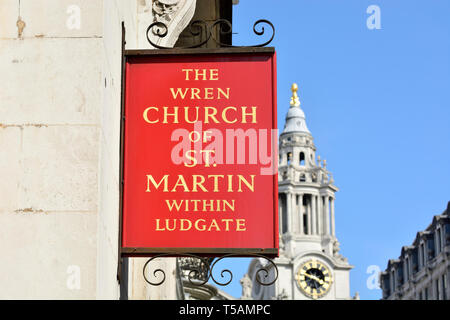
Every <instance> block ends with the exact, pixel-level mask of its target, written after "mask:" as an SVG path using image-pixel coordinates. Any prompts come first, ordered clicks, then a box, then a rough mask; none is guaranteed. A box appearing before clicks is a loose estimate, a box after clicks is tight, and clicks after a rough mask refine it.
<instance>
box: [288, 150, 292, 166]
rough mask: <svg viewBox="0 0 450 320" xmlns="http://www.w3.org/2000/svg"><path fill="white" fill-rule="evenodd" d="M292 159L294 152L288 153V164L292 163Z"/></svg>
mask: <svg viewBox="0 0 450 320" xmlns="http://www.w3.org/2000/svg"><path fill="white" fill-rule="evenodd" d="M291 160H292V153H291V152H288V154H287V163H288V165H290V164H291Z"/></svg>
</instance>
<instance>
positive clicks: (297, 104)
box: [291, 83, 300, 107]
mask: <svg viewBox="0 0 450 320" xmlns="http://www.w3.org/2000/svg"><path fill="white" fill-rule="evenodd" d="M291 91H292V97H291V107H300V99H299V98H298V94H297V91H298V85H297V84H296V83H293V84H292V87H291Z"/></svg>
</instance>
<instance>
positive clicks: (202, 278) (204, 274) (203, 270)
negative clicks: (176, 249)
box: [142, 253, 278, 286]
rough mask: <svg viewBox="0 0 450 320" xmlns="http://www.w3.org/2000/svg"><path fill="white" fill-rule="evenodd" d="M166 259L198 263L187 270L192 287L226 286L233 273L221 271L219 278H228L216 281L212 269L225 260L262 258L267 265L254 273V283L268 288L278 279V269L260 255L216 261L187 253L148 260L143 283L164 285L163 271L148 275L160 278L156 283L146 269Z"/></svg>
mask: <svg viewBox="0 0 450 320" xmlns="http://www.w3.org/2000/svg"><path fill="white" fill-rule="evenodd" d="M167 257H177V258H194V259H196V260H197V261H198V263H195V264H191V265H190V266H189V268H187V270H188V274H187V279H188V280H189V282H190V284H192V285H193V286H202V285H204V284H206V283H207V282H208V281H210V280H212V281H213V282H214V283H215V284H217V285H219V286H226V285H228V284H230V283H231V281H232V280H233V273H232V272H231V271H230V270H229V269H223V270H222V271H221V272H220V277H221V278H228V280H226V281H224V282H220V281H218V280H217V279H216V278H215V277H214V274H213V271H214V268H215V266H216V265H217V263H218V262H220V261H222V260H223V259H226V258H262V259H265V260H266V261H267V262H268V263H267V264H266V265H265V266H262V267H261V268H260V269H258V270H257V272H256V281H257V282H258V283H259V284H260V285H262V286H270V285H272V284H274V283H275V281H277V279H278V267H277V265H276V264H275V263H274V262H273V261H272V260H271V259H269V258H268V257H266V256H264V255H260V254H246V255H245V256H242V255H240V254H227V255H224V256H221V257H218V258H216V259H213V258H208V257H202V256H197V255H193V254H188V253H178V254H174V253H164V254H158V255H155V256H154V257H152V258H150V259H149V260H148V261H147V262H146V263H145V265H144V267H143V269H142V273H143V276H144V279H145V281H146V282H147V283H148V284H150V285H152V286H160V285H162V284H163V283H164V281H165V280H166V273H165V272H164V270H163V269H155V270H153V272H150V274H152V275H153V277H154V278H156V279H157V278H160V280H156V281H150V280H149V279H148V277H147V274H148V272H147V267H148V266H149V265H150V264H151V263H152V262H153V261H154V260H155V259H157V258H167ZM271 269H273V270H274V271H275V274H274V278H273V279H269V276H270V270H271Z"/></svg>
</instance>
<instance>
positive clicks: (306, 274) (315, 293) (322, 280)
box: [295, 260, 333, 299]
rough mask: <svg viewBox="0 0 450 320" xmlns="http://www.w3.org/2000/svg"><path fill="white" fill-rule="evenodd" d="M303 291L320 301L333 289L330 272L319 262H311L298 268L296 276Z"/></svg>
mask: <svg viewBox="0 0 450 320" xmlns="http://www.w3.org/2000/svg"><path fill="white" fill-rule="evenodd" d="M295 279H296V280H297V283H298V286H299V287H300V289H301V291H302V292H303V293H304V294H306V295H307V296H308V297H310V298H313V299H318V298H321V297H323V296H324V295H325V294H327V292H328V291H329V290H330V288H331V283H332V282H333V279H332V276H331V273H330V270H329V269H328V268H327V266H326V265H324V264H323V263H321V262H320V261H317V260H309V261H306V262H305V263H303V264H302V265H301V266H300V268H298V271H297V274H296V276H295Z"/></svg>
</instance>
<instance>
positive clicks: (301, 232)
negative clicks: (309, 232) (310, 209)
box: [298, 193, 304, 234]
mask: <svg viewBox="0 0 450 320" xmlns="http://www.w3.org/2000/svg"><path fill="white" fill-rule="evenodd" d="M298 207H299V210H298V219H299V222H300V223H299V227H300V230H299V233H300V234H303V230H304V228H303V194H302V193H301V194H299V196H298Z"/></svg>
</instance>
